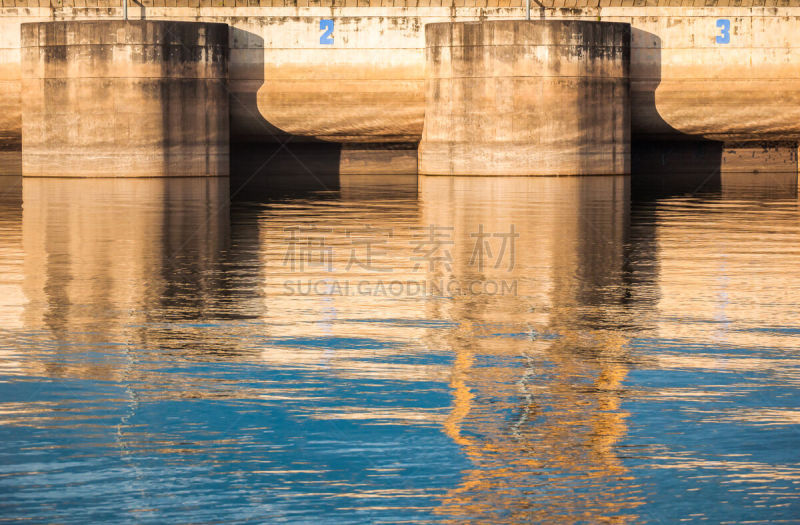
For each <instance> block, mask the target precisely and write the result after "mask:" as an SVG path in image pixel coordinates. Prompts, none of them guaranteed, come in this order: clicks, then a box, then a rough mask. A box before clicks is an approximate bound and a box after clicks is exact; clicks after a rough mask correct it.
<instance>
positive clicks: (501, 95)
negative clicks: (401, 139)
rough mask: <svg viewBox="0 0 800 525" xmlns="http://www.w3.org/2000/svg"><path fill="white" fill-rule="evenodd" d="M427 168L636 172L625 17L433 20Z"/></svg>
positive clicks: (433, 171)
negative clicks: (604, 19) (599, 19)
mask: <svg viewBox="0 0 800 525" xmlns="http://www.w3.org/2000/svg"><path fill="white" fill-rule="evenodd" d="M425 32H426V41H427V49H426V55H427V62H426V68H427V73H426V75H427V76H426V81H425V84H426V109H425V128H424V131H423V134H422V141H421V142H420V145H419V173H420V174H425V175H622V174H628V173H630V113H629V111H630V101H629V78H628V74H629V70H630V40H631V30H630V26H629V25H627V24H617V23H608V22H589V21H582V20H531V21H525V20H499V21H488V22H461V23H454V24H451V23H444V24H428V25H427V26H426V28H425Z"/></svg>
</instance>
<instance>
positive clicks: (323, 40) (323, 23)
mask: <svg viewBox="0 0 800 525" xmlns="http://www.w3.org/2000/svg"><path fill="white" fill-rule="evenodd" d="M319 28H320V30H322V31H325V32H324V33H322V36H321V37H319V43H320V44H333V35H332V33H333V20H330V19H328V20H320V21H319Z"/></svg>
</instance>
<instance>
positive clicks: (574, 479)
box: [0, 177, 800, 523]
mask: <svg viewBox="0 0 800 525" xmlns="http://www.w3.org/2000/svg"><path fill="white" fill-rule="evenodd" d="M0 190H1V191H2V197H0V201H1V203H0V327H1V329H2V330H1V331H0V356H2V359H1V360H0V381H1V382H0V440H2V448H1V449H0V520H2V519H9V520H10V519H15V518H23V517H27V518H31V519H33V520H34V521H37V522H60V523H85V522H87V521H113V522H143V523H160V522H165V521H175V522H191V523H211V522H219V521H225V522H228V523H240V522H282V521H284V522H310V521H314V522H325V523H363V522H375V523H381V522H387V523H398V522H411V523H431V522H453V523H463V522H474V523H528V522H559V523H576V522H610V523H647V522H649V523H653V522H654V523H673V522H675V521H677V520H678V519H684V520H686V521H689V522H692V521H708V522H712V523H717V522H729V523H745V522H759V521H761V522H763V521H775V522H780V521H785V522H792V521H795V520H797V519H798V517H799V516H800V492H799V491H798V488H800V457H799V456H798V453H797V450H798V445H799V444H800V405H799V404H798V402H799V401H800V395H799V394H798V386H800V355H799V354H798V352H799V351H800V316H798V313H797V302H798V300H797V298H798V297H800V276H798V267H800V266H799V265H798V263H799V262H800V210H798V201H797V193H796V188H794V187H791V188H787V187H786V186H785V185H783V186H780V187H777V188H775V187H773V188H769V187H767V188H765V187H759V188H754V187H749V186H748V185H747V184H744V185H729V186H728V187H724V188H722V189H720V190H719V191H715V192H713V193H706V194H687V195H678V196H666V197H660V198H647V199H643V198H638V197H637V198H636V199H633V200H632V199H631V196H630V190H629V179H628V178H625V177H618V178H614V177H609V178H605V177H597V178H564V179H560V178H541V179H537V178H518V179H513V178H509V179H506V178H496V179H483V178H420V179H419V180H418V181H417V180H416V178H412V179H402V178H398V179H394V180H392V179H389V178H385V177H384V178H372V179H371V178H364V177H351V178H342V181H341V184H340V185H339V186H338V187H336V188H335V189H332V190H321V191H305V192H303V193H300V194H294V195H288V196H284V197H280V198H274V197H266V196H262V195H259V194H258V193H255V192H250V193H248V192H239V191H237V190H238V188H234V189H233V191H232V190H231V189H230V188H229V184H228V181H227V180H225V179H185V180H175V179H173V180H91V181H89V180H77V179H75V180H73V179H70V180H55V179H25V180H24V181H21V180H20V179H19V178H10V177H4V178H3V179H2V188H0ZM231 193H235V194H236V197H237V198H236V199H235V201H234V203H233V204H229V198H230V195H231Z"/></svg>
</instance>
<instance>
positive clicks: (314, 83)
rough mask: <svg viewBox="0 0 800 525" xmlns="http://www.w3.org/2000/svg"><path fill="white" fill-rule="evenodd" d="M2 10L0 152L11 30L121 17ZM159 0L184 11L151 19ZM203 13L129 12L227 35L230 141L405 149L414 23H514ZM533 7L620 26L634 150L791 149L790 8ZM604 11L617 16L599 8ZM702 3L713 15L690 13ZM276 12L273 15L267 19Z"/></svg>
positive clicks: (446, 13)
mask: <svg viewBox="0 0 800 525" xmlns="http://www.w3.org/2000/svg"><path fill="white" fill-rule="evenodd" d="M15 1H16V2H17V4H19V3H20V2H22V4H23V5H26V6H29V7H3V8H0V141H2V140H3V139H2V137H3V136H5V138H6V142H7V141H9V140H10V141H12V142H13V141H14V140H16V141H18V140H19V134H20V124H19V90H18V86H19V78H20V76H19V75H20V72H19V31H18V28H19V24H20V23H21V22H27V21H36V20H45V19H49V20H81V19H87V18H98V17H112V16H116V17H120V16H121V10H120V9H119V8H108V7H82V6H81V3H82V2H84V1H86V2H90V1H91V0H74V1H73V0H63V4H62V5H63V7H59V6H54V7H30V6H32V0H30V1H29V0H15ZM103 1H104V0H99V1H98V5H103V4H102V2H103ZM172 1H176V2H177V3H176V5H178V6H180V5H181V3H182V2H187V3H186V4H185V5H187V6H188V5H190V4H189V3H188V2H190V1H193V2H194V3H193V4H191V5H192V7H158V5H163V4H164V3H166V2H172ZM348 1H349V0H348ZM437 1H438V0H437ZM159 2H161V4H159ZM209 2H210V0H153V7H151V6H148V7H146V8H141V7H138V6H137V7H134V6H131V9H130V13H131V16H133V17H140V16H142V15H146V17H147V18H148V19H151V20H158V19H172V20H190V21H215V22H224V23H228V24H230V25H231V26H232V31H231V34H230V38H231V47H232V49H231V62H230V64H231V66H230V68H231V69H230V75H231V76H230V88H231V91H232V93H233V96H232V97H231V132H232V138H233V140H254V141H256V142H264V141H272V142H276V141H284V140H287V139H289V138H291V140H292V142H297V141H314V140H325V141H332V142H338V143H345V142H352V143H362V144H363V143H377V142H391V143H399V142H407V143H415V142H416V141H418V140H419V139H420V136H421V133H422V121H423V117H424V106H425V98H424V68H425V59H424V46H425V40H424V32H423V27H424V25H425V24H426V23H430V22H457V21H470V20H499V19H520V18H522V17H524V8H522V5H523V2H521V1H518V0H513V1H512V3H509V4H508V5H509V6H511V7H497V4H498V2H496V1H493V0H489V1H487V2H486V4H485V5H486V6H487V7H482V6H478V7H459V4H460V3H461V2H460V1H456V2H449V3H447V6H446V7H436V6H432V5H431V4H432V3H435V2H431V1H427V0H414V2H417V3H416V4H415V5H417V6H418V7H411V6H406V7H403V5H406V4H408V3H409V2H406V3H405V4H404V3H403V2H400V3H399V4H398V3H397V2H395V3H394V5H397V6H399V7H378V6H377V4H376V3H375V1H374V0H373V1H372V2H366V0H358V5H359V6H361V5H363V6H367V5H369V7H351V6H348V5H347V3H345V6H344V7H336V6H333V3H331V4H330V6H327V5H328V4H324V3H323V2H322V1H321V2H319V3H318V4H317V5H319V6H323V5H326V7H305V6H304V5H303V2H295V1H294V0H268V1H267V2H265V1H264V0H260V5H261V6H262V7H255V6H248V7H245V6H242V5H241V3H242V0H238V1H236V2H234V1H233V0H231V2H230V5H225V3H224V2H223V4H222V5H224V7H210V6H208V3H209ZM225 2H228V0H225ZM315 3H316V2H315ZM335 3H336V4H337V5H338V3H339V0H336V2H335ZM464 3H466V2H464ZM542 3H543V4H544V5H545V6H547V8H546V9H543V10H542V9H538V8H536V7H534V9H533V12H532V14H533V16H534V17H540V16H544V17H545V18H548V19H553V18H556V19H584V20H595V21H597V20H601V21H617V22H627V23H630V24H631V25H632V27H633V28H634V31H633V35H632V49H631V99H632V109H631V118H632V122H631V125H632V133H633V137H634V139H635V138H636V137H637V136H639V137H647V138H648V140H649V139H652V140H665V139H667V138H668V139H669V140H684V139H687V138H688V139H692V138H705V139H711V140H717V141H722V142H737V143H741V142H752V143H755V144H758V145H761V144H762V143H765V142H766V143H773V142H789V143H790V142H797V141H798V140H800V100H798V93H800V41H798V39H796V38H795V35H796V34H797V33H798V30H799V29H800V2H797V1H796V0H792V1H791V2H788V3H787V2H785V1H782V0H781V1H780V2H778V0H763V1H761V0H752V1H749V0H742V1H741V2H740V5H739V6H738V7H734V6H722V5H720V4H722V3H724V2H723V1H722V0H720V1H718V2H714V0H658V1H656V0H648V1H647V4H648V6H647V7H644V6H639V7H634V6H633V5H627V6H626V5H625V4H626V3H627V4H633V3H634V2H633V0H600V2H599V3H595V2H591V3H592V4H593V5H599V6H600V7H588V6H586V4H587V3H589V2H588V1H582V0H579V1H576V2H574V6H572V7H570V8H566V7H563V8H562V7H559V4H561V3H566V1H565V0H547V1H544V2H542ZM570 3H571V4H572V2H570ZM616 3H619V4H620V6H618V7H612V6H611V5H612V4H616ZM706 3H716V4H717V5H715V6H709V7H702V6H698V4H703V5H705V4H706ZM730 3H734V2H733V1H731V2H730ZM736 3H739V2H738V0H737V2H736ZM778 3H781V5H782V7H777V4H778ZM72 4H74V5H75V6H77V7H71V5H72ZM234 4H237V5H238V6H236V7H234ZM280 4H285V5H286V6H285V7H266V6H267V5H280ZM451 4H453V5H451ZM491 4H494V6H492V5H491ZM678 4H680V6H679V5H678ZM87 5H89V4H87ZM551 5H552V6H553V7H552V8H551V7H550V6H551ZM666 5H671V6H673V7H665V6H666ZM692 5H694V6H695V7H687V6H692ZM196 6H199V7H196ZM534 6H535V3H534ZM322 19H333V20H334V21H335V29H334V32H333V35H332V36H333V44H330V45H323V44H321V43H320V36H321V34H322V31H320V28H319V24H320V20H322ZM720 19H727V20H730V23H731V28H730V31H729V32H730V41H729V43H727V44H718V43H717V42H716V39H717V36H719V35H720V28H718V27H717V22H718V20H720ZM237 30H239V31H241V32H243V34H237ZM237 104H238V106H237ZM241 106H244V107H241ZM15 113H16V115H15ZM276 137H277V138H276Z"/></svg>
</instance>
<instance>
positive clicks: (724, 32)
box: [717, 18, 731, 44]
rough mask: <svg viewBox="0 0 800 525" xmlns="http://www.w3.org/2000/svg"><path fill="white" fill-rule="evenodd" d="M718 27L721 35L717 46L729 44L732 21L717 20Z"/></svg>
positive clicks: (725, 19)
mask: <svg viewBox="0 0 800 525" xmlns="http://www.w3.org/2000/svg"><path fill="white" fill-rule="evenodd" d="M717 27H718V28H719V33H720V34H719V36H718V37H717V44H729V43H730V41H731V21H730V20H728V19H727V18H720V19H719V20H717Z"/></svg>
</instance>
